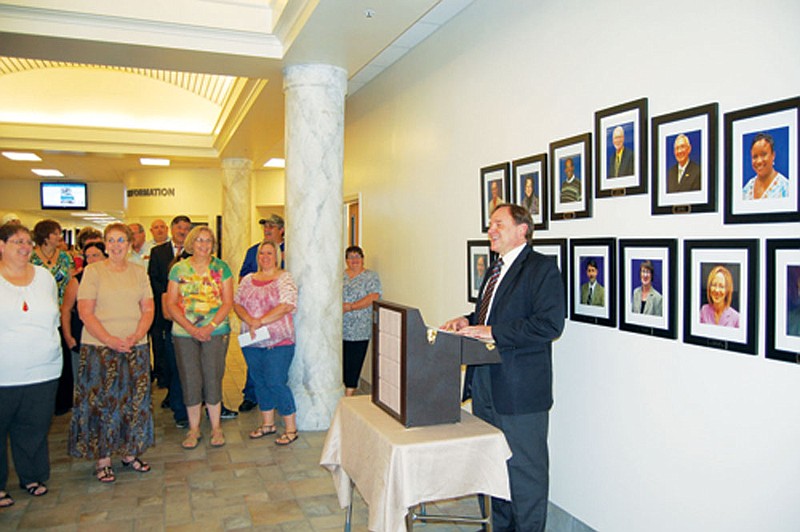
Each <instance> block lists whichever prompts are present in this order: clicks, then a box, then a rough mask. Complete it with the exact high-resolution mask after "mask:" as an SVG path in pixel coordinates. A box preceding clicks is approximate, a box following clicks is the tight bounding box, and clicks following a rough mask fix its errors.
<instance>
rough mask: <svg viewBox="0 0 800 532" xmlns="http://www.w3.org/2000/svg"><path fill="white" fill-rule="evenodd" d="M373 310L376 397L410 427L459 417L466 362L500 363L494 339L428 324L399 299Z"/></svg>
mask: <svg viewBox="0 0 800 532" xmlns="http://www.w3.org/2000/svg"><path fill="white" fill-rule="evenodd" d="M372 313H373V314H372V315H373V319H372V402H373V403H375V404H376V405H377V406H379V407H380V408H382V409H383V410H384V411H386V412H387V413H388V414H389V415H391V416H392V417H394V418H395V419H396V420H397V421H399V422H400V423H402V424H403V425H405V426H406V427H421V426H426V425H438V424H441V423H456V422H458V421H460V420H461V365H462V364H497V363H499V362H500V353H499V352H498V351H497V349H495V346H494V344H491V343H486V342H482V341H480V340H476V339H474V338H467V337H464V336H459V335H456V334H451V333H446V332H444V331H441V330H438V329H436V328H429V327H428V326H426V325H425V322H424V321H423V320H422V315H421V314H420V312H419V310H418V309H415V308H411V307H406V306H404V305H399V304H397V303H390V302H388V301H375V302H374V303H373V304H372Z"/></svg>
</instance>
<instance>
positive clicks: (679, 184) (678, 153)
mask: <svg viewBox="0 0 800 532" xmlns="http://www.w3.org/2000/svg"><path fill="white" fill-rule="evenodd" d="M673 150H674V152H675V161H676V162H675V164H674V165H672V167H671V168H670V169H669V170H667V193H669V194H672V193H673V192H691V191H694V190H700V178H701V175H700V165H699V164H697V163H696V162H694V161H693V160H691V159H690V158H689V155H690V154H691V153H692V144H691V143H690V142H689V137H687V136H686V135H684V134H683V133H681V134H680V135H678V136H677V137H676V138H675V144H673Z"/></svg>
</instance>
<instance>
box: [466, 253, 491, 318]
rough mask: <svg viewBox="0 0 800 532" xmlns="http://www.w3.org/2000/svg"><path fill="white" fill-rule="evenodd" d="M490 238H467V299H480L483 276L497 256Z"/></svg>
mask: <svg viewBox="0 0 800 532" xmlns="http://www.w3.org/2000/svg"><path fill="white" fill-rule="evenodd" d="M496 255H497V254H496V253H494V252H493V251H491V249H490V248H489V241H488V240H467V301H469V302H470V303H475V302H477V301H478V294H480V290H481V285H482V284H483V278H484V277H485V276H486V272H487V271H488V270H489V266H491V265H492V262H494V259H495V258H496Z"/></svg>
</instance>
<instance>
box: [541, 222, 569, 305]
mask: <svg viewBox="0 0 800 532" xmlns="http://www.w3.org/2000/svg"><path fill="white" fill-rule="evenodd" d="M533 250H534V251H536V252H538V253H541V254H542V255H547V256H548V257H553V260H554V261H556V266H558V269H559V271H560V272H561V282H563V283H564V315H565V316H569V313H568V310H567V309H569V282H568V281H569V268H568V266H567V239H566V238H536V237H535V236H534V238H533Z"/></svg>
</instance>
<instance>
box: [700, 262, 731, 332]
mask: <svg viewBox="0 0 800 532" xmlns="http://www.w3.org/2000/svg"><path fill="white" fill-rule="evenodd" d="M706 297H708V303H706V304H705V305H703V306H702V307H701V308H700V323H708V324H710V325H722V326H723V327H736V328H738V327H739V313H738V312H736V310H734V309H733V308H732V307H731V299H732V298H733V276H732V275H731V272H729V271H728V269H727V268H726V267H725V266H715V267H714V269H713V270H711V273H710V274H708V284H707V285H706Z"/></svg>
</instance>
